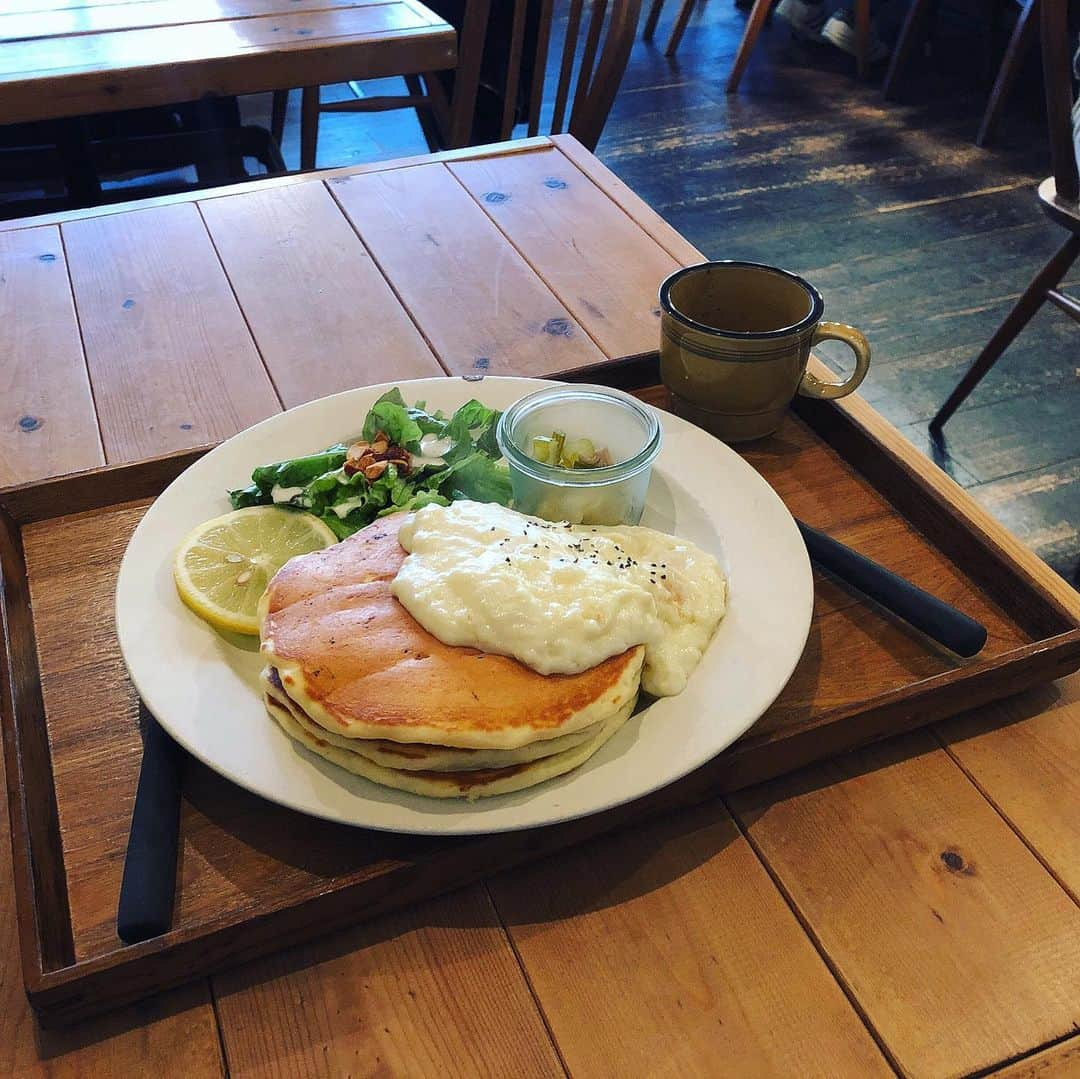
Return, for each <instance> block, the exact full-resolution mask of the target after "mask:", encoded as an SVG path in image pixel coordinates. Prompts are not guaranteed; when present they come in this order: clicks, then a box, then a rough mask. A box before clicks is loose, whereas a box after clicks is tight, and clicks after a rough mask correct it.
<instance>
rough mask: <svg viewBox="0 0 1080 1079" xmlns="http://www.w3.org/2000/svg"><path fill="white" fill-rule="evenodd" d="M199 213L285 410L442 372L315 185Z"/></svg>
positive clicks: (215, 204) (207, 206) (236, 199)
mask: <svg viewBox="0 0 1080 1079" xmlns="http://www.w3.org/2000/svg"><path fill="white" fill-rule="evenodd" d="M200 210H201V212H202V215H203V220H204V221H205V222H206V226H207V228H208V229H209V231H210V235H211V236H212V237H213V240H214V246H215V247H216V248H217V252H218V255H219V256H220V257H221V261H222V263H223V264H224V266H225V272H226V274H227V275H228V277H229V280H230V282H231V283H232V287H233V291H234V292H235V293H236V297H237V300H238V301H239V303H240V306H241V307H242V308H243V311H244V316H245V318H246V319H247V324H248V327H249V329H250V330H251V332H252V335H253V336H254V338H255V341H256V343H257V345H258V347H259V352H260V354H261V355H262V358H263V362H264V363H265V365H266V368H267V370H268V371H269V372H270V377H271V378H272V379H273V381H274V385H275V387H276V388H277V392H278V395H279V396H280V398H281V400H282V402H283V403H284V404H285V406H286V407H291V406H292V405H298V404H301V403H302V402H304V401H310V400H312V399H313V398H316V397H323V396H325V395H327V394H331V393H337V392H338V391H339V390H346V389H351V388H352V387H354V386H363V385H365V384H369V383H373V382H385V381H389V380H391V379H407V378H424V377H427V376H430V375H441V374H443V373H444V372H443V370H442V368H441V367H440V366H439V364H438V362H437V361H436V359H435V357H434V356H433V355H432V353H431V350H430V349H429V348H428V346H427V344H426V342H425V341H424V338H423V337H422V336H421V334H420V331H419V330H418V329H417V328H416V326H415V325H414V324H413V322H412V320H411V319H410V318H409V316H408V314H407V313H406V312H405V311H404V310H403V309H402V307H401V304H400V303H398V300H397V298H396V297H395V296H394V293H393V291H392V290H391V289H390V286H389V285H388V284H387V283H386V281H385V279H384V278H383V276H382V274H381V273H379V270H378V267H376V266H375V264H374V263H373V262H372V260H371V256H370V255H369V254H368V252H367V250H366V249H365V247H364V245H363V244H362V243H361V242H360V240H359V238H358V237H357V235H356V233H355V232H354V231H353V229H352V227H351V226H350V224H349V222H348V221H347V220H346V219H345V217H344V216H343V215H342V213H341V210H340V209H339V208H338V206H337V204H336V203H335V202H334V200H333V199H332V198H331V197H330V195H329V194H327V191H326V188H325V187H324V186H323V185H322V184H320V183H308V184H295V185H293V186H291V187H281V188H276V189H271V190H268V191H259V192H252V193H250V194H246V195H235V196H232V197H230V198H221V199H211V200H209V201H207V202H204V203H200Z"/></svg>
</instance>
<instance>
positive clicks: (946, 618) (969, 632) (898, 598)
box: [795, 521, 986, 656]
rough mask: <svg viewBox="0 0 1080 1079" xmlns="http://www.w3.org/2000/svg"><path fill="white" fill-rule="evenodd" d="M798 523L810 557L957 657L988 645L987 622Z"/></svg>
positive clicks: (813, 529) (972, 652)
mask: <svg viewBox="0 0 1080 1079" xmlns="http://www.w3.org/2000/svg"><path fill="white" fill-rule="evenodd" d="M795 523H796V524H797V525H798V526H799V531H800V532H801V533H802V536H803V540H804V541H805V543H806V549H807V551H809V552H810V557H811V558H812V559H813V560H814V561H815V562H817V563H818V565H820V566H823V567H824V568H825V569H827V570H829V572H830V573H834V574H835V575H836V576H837V577H839V578H840V579H841V580H842V581H846V582H847V583H848V584H850V585H852V586H853V587H855V588H857V589H858V590H859V591H860V592H862V593H864V594H865V595H867V596H869V597H870V598H871V599H873V600H877V602H878V603H880V604H881V606H882V607H886V608H888V610H890V611H892V613H893V614H895V615H896V616H897V617H898V618H902V619H903V620H904V621H905V622H907V623H909V624H910V625H912V626H914V627H915V628H916V629H918V630H921V631H922V632H923V633H925V634H926V635H927V636H928V637H932V638H933V639H934V640H935V641H937V642H938V643H939V644H943V645H944V646H945V647H946V648H948V649H949V650H950V651H952V652H955V653H956V654H957V655H958V656H973V655H975V654H976V653H977V652H979V651H980V650H981V649H982V646H983V645H984V644H986V627H985V626H983V625H981V624H980V623H978V622H976V621H975V620H974V619H973V618H969V617H968V616H967V615H966V614H964V613H963V612H962V611H958V610H957V609H956V608H955V607H950V606H949V604H947V603H943V602H942V601H941V600H940V599H938V598H937V596H932V595H931V594H930V593H929V592H924V591H923V590H922V589H921V588H919V587H917V586H916V585H913V584H912V583H911V582H910V581H905V580H904V578H903V577H898V576H897V575H896V574H895V573H893V572H892V571H891V570H887V569H886V568H885V567H884V566H879V565H878V564H877V562H872V561H871V560H870V559H869V558H865V557H864V556H863V555H861V554H859V553H858V551H853V550H852V549H851V548H850V547H845V546H844V544H842V543H839V542H838V541H837V540H834V539H833V538H832V537H831V536H826V535H825V533H824V532H819V531H818V530H817V529H816V528H811V527H810V526H809V525H806V524H803V523H802V521H796V522H795Z"/></svg>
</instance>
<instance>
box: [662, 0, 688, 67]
mask: <svg viewBox="0 0 1080 1079" xmlns="http://www.w3.org/2000/svg"><path fill="white" fill-rule="evenodd" d="M693 10H694V0H682V6H681V7H680V8H679V14H678V15H676V16H675V26H674V27H673V28H672V30H671V37H669V38H668V42H667V44H666V45H665V46H664V55H665V56H674V55H675V51H676V50H677V49H678V47H679V42H680V41H682V36H683V33H684V32H685V31H686V24H687V23H688V22H689V21H690V12H691V11H693Z"/></svg>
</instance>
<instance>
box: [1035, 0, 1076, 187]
mask: <svg viewBox="0 0 1080 1079" xmlns="http://www.w3.org/2000/svg"><path fill="white" fill-rule="evenodd" d="M1041 4H1042V13H1041V14H1042V27H1041V30H1042V34H1041V37H1042V55H1043V80H1044V82H1045V85H1046V114H1047V120H1048V123H1049V126H1050V155H1051V161H1052V163H1053V169H1054V186H1055V187H1056V188H1057V197H1058V198H1059V199H1061V200H1063V201H1065V202H1078V201H1080V177H1078V172H1077V164H1076V147H1075V145H1074V142H1073V127H1072V106H1073V92H1072V55H1071V53H1072V49H1071V48H1070V35H1069V28H1068V0H1041Z"/></svg>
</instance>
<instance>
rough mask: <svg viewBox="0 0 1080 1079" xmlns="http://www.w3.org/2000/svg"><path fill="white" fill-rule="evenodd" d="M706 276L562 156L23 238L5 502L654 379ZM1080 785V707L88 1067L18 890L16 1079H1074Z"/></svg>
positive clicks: (530, 870)
mask: <svg viewBox="0 0 1080 1079" xmlns="http://www.w3.org/2000/svg"><path fill="white" fill-rule="evenodd" d="M145 2H146V3H147V4H148V5H151V4H156V3H157V2H158V0H145ZM700 258H701V256H700V254H699V253H698V252H697V251H696V250H694V248H693V247H692V246H691V245H690V244H689V243H687V242H686V241H685V240H684V239H683V238H682V237H681V236H679V235H678V234H677V233H676V232H675V231H674V230H673V229H671V227H670V226H668V225H667V224H665V223H664V222H663V221H662V220H661V219H660V218H659V217H658V216H657V215H656V214H655V213H654V212H653V211H652V210H650V209H649V208H648V207H647V206H646V205H645V204H644V203H643V202H642V201H641V200H640V199H639V198H638V197H637V196H636V195H634V194H633V192H631V191H630V190H629V189H627V188H626V186H625V185H623V184H621V183H620V182H619V181H618V180H617V179H616V178H615V177H614V176H613V175H612V174H611V173H610V172H609V171H608V170H607V169H605V168H604V167H603V166H602V165H601V164H600V163H599V162H598V161H597V160H596V159H595V158H593V157H592V156H591V155H590V154H588V153H587V152H585V151H584V150H583V149H582V148H581V147H580V146H579V145H578V144H577V143H575V142H574V141H573V140H572V139H569V138H568V137H565V136H558V137H556V138H554V139H551V140H549V139H534V140H527V141H525V142H521V143H515V144H508V145H506V146H504V147H493V148H487V149H484V150H479V151H477V150H473V151H455V152H451V153H447V154H442V155H437V156H435V157H425V158H420V159H414V160H412V161H409V162H391V163H383V164H380V165H375V166H363V167H360V168H353V169H345V170H338V171H336V172H331V173H321V174H319V175H317V176H289V177H281V178H275V179H271V180H266V181H261V182H258V183H255V184H251V185H246V186H244V187H242V188H229V189H222V190H220V191H212V192H200V193H197V194H194V195H183V196H173V197H167V198H160V199H152V200H146V201H145V202H143V203H139V204H136V205H132V206H129V207H122V206H110V207H99V208H95V209H92V210H87V211H77V212H74V213H69V214H64V215H55V216H53V217H50V218H37V219H31V220H26V221H20V222H7V223H2V224H0V354H2V355H3V356H4V357H5V362H4V363H3V365H2V366H0V484H9V483H16V482H21V481H25V480H30V479H34V478H37V477H42V476H46V475H58V474H63V473H68V472H72V471H75V470H78V469H81V468H86V467H91V466H94V465H98V464H101V463H103V462H106V461H108V462H110V463H114V462H121V461H132V460H138V459H142V458H145V457H148V456H151V455H155V454H160V453H164V452H167V451H170V450H176V449H180V448H182V447H186V446H196V445H200V444H203V443H206V442H209V441H213V440H216V439H220V438H224V437H227V436H228V435H231V434H233V433H234V432H236V431H238V430H240V429H242V428H244V427H246V426H248V425H249V424H251V423H253V422H255V421H256V420H258V419H261V418H263V417H264V416H266V415H268V414H270V413H272V412H274V411H277V410H279V409H280V408H282V407H287V406H290V405H294V404H298V403H300V402H302V401H305V400H309V399H311V398H314V397H318V396H321V395H324V394H328V393H333V392H335V391H337V390H341V389H344V388H346V387H350V386H355V385H360V384H363V383H370V382H379V381H385V380H386V379H390V378H408V377H415V376H421V375H430V374H438V373H440V372H442V371H450V372H452V373H478V372H487V373H491V374H499V373H513V374H524V375H543V374H545V373H548V372H552V371H558V370H566V369H567V368H569V367H573V366H577V365H581V364H585V363H590V362H595V361H598V360H601V359H603V358H604V357H613V356H618V355H625V354H629V353H638V352H642V351H646V350H649V349H651V348H654V347H655V344H656V338H657V314H656V308H655V303H656V301H655V295H656V287H657V282H658V281H659V280H660V279H661V278H662V277H663V276H664V275H665V274H666V273H668V272H669V271H670V270H672V269H674V268H675V267H676V266H678V265H680V264H689V263H692V262H696V261H699V260H700ZM844 407H848V408H852V409H857V410H859V414H860V417H861V419H862V422H864V423H865V422H872V423H874V424H876V430H877V432H878V433H879V435H880V437H881V438H883V439H899V435H897V433H896V432H895V431H894V430H893V429H892V428H891V427H890V426H889V425H888V424H887V423H885V421H883V420H881V419H880V417H875V416H874V414H873V413H872V411H871V410H870V409H868V407H867V406H866V405H865V403H864V402H862V401H860V400H858V399H857V398H856V399H849V403H848V404H846V405H845V406H844ZM943 482H945V481H943ZM1066 593H1067V589H1066V588H1065V586H1064V585H1062V594H1063V595H1065V594H1066ZM1078 759H1080V676H1075V677H1072V678H1069V679H1066V680H1064V681H1062V682H1059V683H1057V684H1055V685H1052V686H1048V687H1046V688H1045V689H1043V690H1040V691H1038V692H1036V693H1033V694H1028V695H1025V696H1023V697H1019V698H1016V699H1013V700H1011V701H1006V702H1004V703H1001V704H999V705H996V706H994V707H992V708H987V709H984V710H982V711H981V712H979V713H978V714H974V715H966V716H962V717H959V718H957V719H955V720H952V721H950V722H947V723H943V724H939V725H936V726H934V727H931V728H927V729H924V730H922V731H919V732H916V733H913V734H909V735H905V736H903V737H900V738H896V739H893V740H891V741H888V742H885V743H881V744H879V745H877V746H874V747H871V748H869V749H866V750H863V751H859V752H856V753H853V754H849V755H847V756H845V757H843V758H841V759H838V760H834V761H830V762H827V763H824V764H821V765H816V766H813V767H811V768H809V769H806V770H804V771H802V772H799V773H796V774H794V775H791V776H787V777H784V778H781V779H778V780H775V781H773V782H771V783H768V784H766V785H764V786H761V787H756V788H750V789H748V790H744V791H741V792H739V793H738V794H737V795H735V796H733V797H731V798H729V799H726V800H725V801H719V800H718V801H716V802H713V803H709V804H706V805H704V806H701V807H698V808H696V809H694V810H691V811H686V812H682V813H679V814H676V815H673V816H671V817H669V818H667V819H664V820H661V821H658V822H656V823H654V824H651V825H649V826H647V827H644V828H639V829H635V830H633V831H628V832H624V833H621V834H616V835H614V836H607V837H604V838H601V839H599V840H597V841H595V842H592V843H590V844H587V845H585V846H582V847H579V848H576V849H574V850H572V851H570V852H569V853H564V854H561V855H559V856H558V857H557V858H554V859H551V860H548V861H546V862H541V863H537V864H534V865H531V866H527V867H525V868H522V869H519V870H514V871H511V872H508V873H505V874H502V875H500V876H498V877H495V878H493V879H489V880H487V881H485V882H484V883H481V884H477V885H474V886H471V887H468V888H466V889H464V890H462V891H459V892H457V893H454V894H452V895H450V896H446V897H443V898H440V899H437V900H433V901H429V902H426V903H424V904H422V905H420V906H417V907H415V908H412V909H410V910H408V911H406V912H404V913H400V914H396V915H393V916H390V917H386V918H383V919H380V920H377V921H375V922H371V923H368V924H366V925H364V926H362V927H359V928H357V929H355V930H352V931H349V932H346V933H339V934H337V935H334V936H332V937H329V938H327V939H323V940H321V941H318V942H316V943H314V944H311V945H308V946H305V947H303V948H300V949H296V950H294V951H291V952H287V953H284V954H281V955H278V956H274V957H271V958H268V959H263V960H259V961H257V962H255V963H252V964H249V965H247V966H243V967H240V968H237V969H235V970H232V971H230V972H227V973H225V974H221V975H218V976H216V977H214V978H213V979H211V980H209V981H206V980H204V981H202V982H199V983H196V984H194V985H191V986H189V987H186V988H183V989H180V990H177V991H174V992H171V993H167V994H164V995H162V996H160V997H158V998H154V999H153V1000H151V1001H149V1002H147V1003H144V1004H142V1005H139V1006H135V1007H132V1008H129V1009H127V1010H124V1011H121V1012H118V1013H115V1014H113V1015H110V1016H107V1017H105V1018H103V1019H100V1020H96V1021H91V1022H88V1023H84V1024H83V1025H81V1026H78V1027H75V1028H73V1029H71V1030H67V1031H63V1032H42V1031H40V1030H38V1029H37V1028H36V1026H35V1023H34V1020H33V1018H32V1016H31V1014H30V1012H29V1010H28V1008H27V1006H26V1003H25V999H24V997H23V992H22V986H21V979H20V975H19V971H18V966H17V964H18V960H17V958H16V957H17V955H18V949H17V947H16V944H15V936H16V926H15V912H14V909H13V901H12V894H11V890H10V887H8V886H7V885H4V884H3V883H2V882H0V940H2V941H3V942H5V943H6V947H4V949H3V953H2V955H0V986H2V987H3V1000H2V1004H3V1009H2V1012H0V1073H3V1074H20V1075H22V1074H28V1075H35V1074H41V1075H45V1074H50V1075H51V1074H65V1075H66V1074H78V1075H116V1074H124V1075H126V1074H154V1073H158V1074H165V1075H169V1074H176V1069H177V1067H178V1061H181V1060H182V1061H183V1065H182V1067H183V1074H184V1075H185V1076H196V1077H197V1076H214V1075H221V1074H223V1073H224V1072H225V1070H226V1069H228V1071H229V1072H230V1073H231V1074H233V1075H260V1076H261V1075H283V1076H285V1075H288V1076H294V1075H355V1074H365V1075H399V1074H400V1075H409V1076H415V1075H440V1076H441V1075H461V1076H473V1075H492V1076H507V1075H513V1076H534V1075H535V1076H548V1075H551V1076H558V1075H561V1074H564V1073H570V1074H573V1075H575V1076H593V1075H596V1076H604V1075H612V1076H626V1075H635V1076H636V1075H643V1074H680V1075H730V1076H739V1077H743V1076H752V1075H779V1076H788V1075H799V1076H804V1075H828V1076H858V1077H862V1076H872V1075H889V1074H892V1073H893V1072H898V1073H900V1074H903V1075H911V1076H920V1077H921V1076H960V1075H970V1074H972V1073H980V1074H982V1073H984V1072H989V1071H996V1072H998V1073H999V1074H1001V1075H1005V1076H1009V1077H1012V1079H1016V1077H1019V1076H1028V1077H1034V1076H1039V1077H1041V1079H1051V1077H1064V1076H1068V1075H1076V1074H1080V1034H1077V1033H1076V1032H1077V1029H1078V1024H1080V910H1078V909H1077V897H1078V895H1080V771H1078V769H1077V767H1076V761H1077V760H1078ZM0 875H2V876H6V877H8V878H10V852H9V850H8V847H7V843H6V842H5V843H3V844H0ZM999 1069H1000V1071H999Z"/></svg>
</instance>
